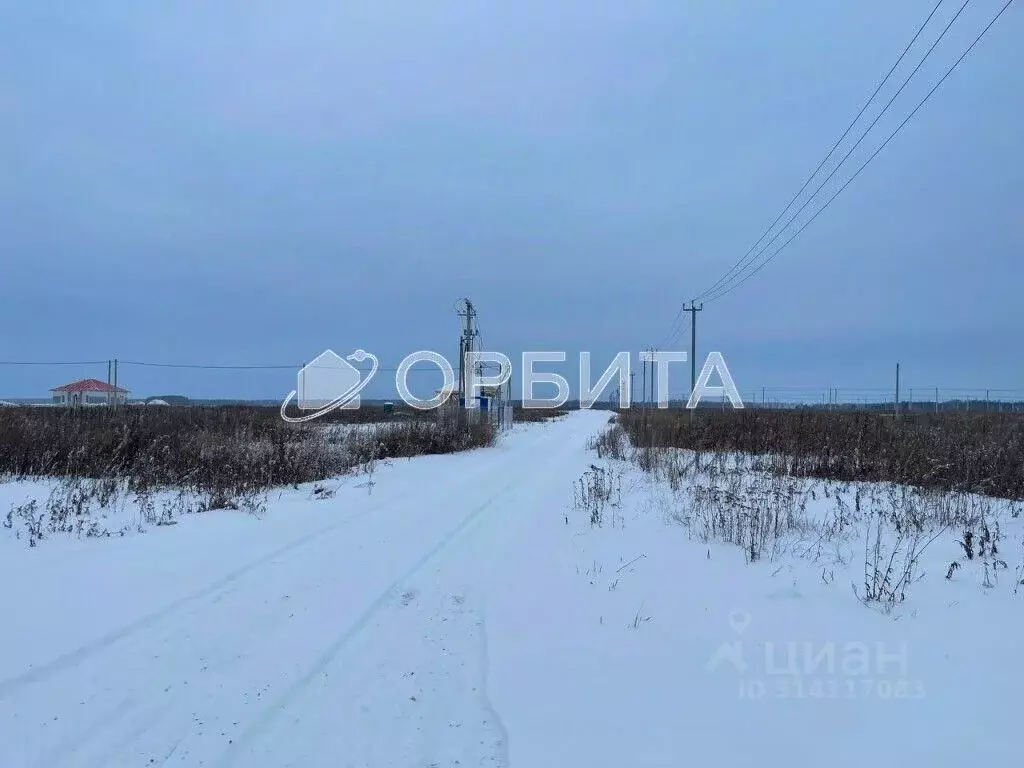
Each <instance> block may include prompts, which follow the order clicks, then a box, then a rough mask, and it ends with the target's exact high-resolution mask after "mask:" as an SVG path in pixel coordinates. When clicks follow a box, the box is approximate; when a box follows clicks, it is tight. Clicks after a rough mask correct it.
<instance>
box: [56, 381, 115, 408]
mask: <svg viewBox="0 0 1024 768" xmlns="http://www.w3.org/2000/svg"><path fill="white" fill-rule="evenodd" d="M50 394H51V395H52V396H53V402H54V405H108V404H112V403H113V404H117V403H124V401H125V400H126V399H127V397H128V390H127V389H125V388H124V387H115V386H114V385H113V384H108V383H107V382H105V381H100V380H99V379H82V380H80V381H73V382H71V383H70V384H64V385H63V386H60V387H55V388H54V389H51V390H50Z"/></svg>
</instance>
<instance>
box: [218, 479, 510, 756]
mask: <svg viewBox="0 0 1024 768" xmlns="http://www.w3.org/2000/svg"><path fill="white" fill-rule="evenodd" d="M517 482H518V480H511V481H509V482H508V483H506V484H505V486H504V487H502V488H501V489H500V490H499V491H498V492H497V493H496V494H494V495H493V496H491V497H490V498H489V499H487V500H486V501H485V502H484V503H482V504H480V505H479V506H477V507H476V508H475V509H474V510H473V511H472V512H470V513H469V514H468V515H467V516H466V517H464V518H463V519H462V520H461V521H460V522H459V523H458V524H457V525H456V526H455V527H454V528H452V529H451V530H450V531H448V533H447V534H445V535H444V536H443V537H442V538H441V539H440V540H439V541H437V542H436V543H435V544H434V545H433V546H432V547H431V548H430V549H428V550H427V551H426V552H425V553H424V554H423V555H422V556H421V557H420V558H419V559H418V560H417V561H416V562H415V563H413V564H412V565H411V566H409V568H408V569H406V571H405V572H404V573H403V574H402V575H401V576H399V577H398V578H397V579H395V580H394V581H393V582H392V583H391V584H390V585H389V586H388V587H387V588H386V589H385V590H384V591H383V592H381V593H380V594H379V595H378V596H377V597H376V598H375V599H374V600H373V602H372V603H371V604H370V605H369V607H368V608H367V609H366V610H365V611H364V612H363V613H362V615H360V616H359V618H358V619H356V620H355V621H354V622H353V623H352V624H350V625H349V627H348V628H347V629H346V630H345V631H344V632H343V633H342V634H341V635H340V636H339V637H338V638H336V639H335V640H334V642H332V643H331V645H330V646H328V647H327V649H326V650H325V651H324V653H323V654H321V655H320V657H319V658H318V659H317V660H316V661H315V662H314V663H313V665H312V666H311V667H310V668H309V669H308V670H307V671H306V673H305V674H304V675H303V676H302V677H300V678H298V679H297V680H296V681H295V682H294V683H292V684H291V685H290V686H289V687H288V688H287V689H285V691H284V692H283V693H282V694H281V695H280V696H279V697H278V698H277V699H275V700H274V702H273V703H272V704H271V705H270V706H268V707H267V708H266V709H264V710H263V712H262V713H261V714H260V715H259V716H257V717H256V718H255V719H253V720H252V721H251V722H250V724H249V726H248V727H247V728H246V729H245V730H244V731H242V733H241V734H239V736H238V738H236V739H235V742H234V744H233V745H232V747H231V748H230V749H228V750H227V751H226V752H225V753H224V754H223V756H222V758H221V760H220V763H219V765H221V766H224V767H225V768H226V767H227V766H230V765H232V764H233V763H234V760H235V758H236V757H237V756H239V753H240V752H242V751H245V750H247V749H248V747H250V746H251V745H252V743H253V741H254V740H255V739H256V737H257V736H258V735H259V734H262V733H264V732H265V731H266V730H267V727H268V726H269V725H270V724H271V723H272V722H273V721H274V720H275V719H276V718H277V717H278V716H279V715H280V714H281V713H282V712H284V710H285V709H286V708H287V707H288V705H289V704H290V703H291V702H293V701H294V700H295V699H296V698H297V697H298V696H299V695H301V694H302V692H303V691H304V690H305V689H306V688H307V687H309V685H310V683H312V682H313V681H314V680H315V679H316V678H317V677H319V676H320V675H322V674H323V672H324V671H325V670H326V668H327V667H328V666H330V664H331V662H332V661H334V659H335V658H336V657H337V656H338V654H339V653H341V652H342V651H343V650H344V649H345V647H346V646H347V645H348V644H349V643H350V642H351V641H352V639H353V638H355V637H356V636H357V635H358V634H359V633H360V632H362V631H363V629H365V628H366V626H367V625H368V624H369V623H370V621H371V620H372V619H373V618H374V617H375V616H376V615H377V614H378V613H380V611H381V610H382V609H383V608H385V607H386V606H387V605H389V604H390V603H391V601H392V600H393V599H394V598H395V596H396V595H398V594H399V593H400V591H401V587H402V584H404V583H405V582H407V581H409V580H410V579H412V578H413V577H414V576H416V575H417V574H418V573H419V572H420V571H421V570H422V569H423V568H424V567H425V566H426V565H427V564H428V563H430V561H431V560H433V559H434V558H435V557H436V556H437V555H439V554H441V553H442V552H443V551H444V550H445V549H446V548H447V547H448V546H449V545H450V544H451V543H452V542H453V541H454V540H455V539H457V538H458V537H459V535H460V534H462V533H463V532H465V531H466V530H467V529H469V528H470V527H471V526H472V524H473V523H474V522H476V521H477V520H478V519H479V518H480V516H481V515H483V513H484V512H486V511H487V510H488V509H489V508H490V507H491V506H493V504H494V502H495V501H497V500H498V499H499V498H501V497H502V496H503V495H504V494H506V493H507V492H508V491H509V490H511V489H512V487H513V486H514V485H516V483H517Z"/></svg>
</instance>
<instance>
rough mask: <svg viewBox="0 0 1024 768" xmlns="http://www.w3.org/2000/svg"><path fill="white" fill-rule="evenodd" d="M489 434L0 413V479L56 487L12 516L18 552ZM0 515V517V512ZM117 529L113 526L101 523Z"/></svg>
mask: <svg viewBox="0 0 1024 768" xmlns="http://www.w3.org/2000/svg"><path fill="white" fill-rule="evenodd" d="M494 439H495V434H494V431H493V429H492V428H491V426H490V425H489V424H471V423H467V422H466V421H465V419H463V418H447V419H444V420H442V421H435V420H434V419H433V418H432V417H429V416H423V415H419V414H395V413H393V412H388V413H385V412H384V411H383V409H381V408H377V409H373V408H366V409H360V410H358V411H335V412H334V413H331V414H328V415H327V416H325V417H324V418H323V419H316V420H314V421H311V422H307V423H304V424H289V423H286V422H284V421H283V420H282V419H281V418H280V415H279V411H278V409H277V408H262V407H252V406H220V407H202V406H192V407H189V406H184V407H178V406H138V407H123V408H117V409H108V408H77V409H71V408H32V407H15V408H4V409H0V479H5V480H14V481H29V480H39V479H44V478H58V479H59V482H57V483H55V484H54V483H50V484H49V486H48V487H49V488H50V498H49V499H48V500H47V501H46V502H45V503H42V504H40V503H39V501H38V500H35V501H33V502H26V503H25V504H22V505H18V506H17V508H12V510H11V511H10V512H9V513H8V514H7V516H6V520H4V525H5V527H7V528H13V527H14V526H15V523H16V522H19V521H20V523H21V525H22V527H23V528H24V530H25V532H26V536H27V538H28V539H29V541H30V542H34V541H36V540H38V539H39V538H42V537H44V536H45V535H48V534H51V533H57V532H64V533H78V534H79V535H111V534H112V533H120V534H122V535H123V533H125V530H123V528H122V529H120V530H115V531H111V530H110V529H109V528H104V527H102V525H101V524H100V522H99V521H100V519H101V518H103V517H110V515H106V514H102V515H97V514H94V512H96V511H97V510H100V511H103V512H104V513H106V512H109V511H110V510H116V509H118V508H121V507H124V506H125V505H126V504H130V505H131V506H132V507H133V508H136V509H138V510H139V514H140V515H141V516H142V518H144V522H146V523H161V522H163V523H165V524H167V523H170V522H173V520H174V519H175V518H176V517H178V516H180V515H181V514H187V513H190V512H199V511H204V510H209V509H224V508H228V509H247V510H249V511H252V512H259V511H262V509H263V508H264V507H265V503H266V496H267V494H268V492H269V491H271V490H272V489H274V488H280V487H285V486H292V487H297V486H299V485H300V484H304V483H315V482H317V481H323V480H326V479H329V478H333V477H337V476H342V475H351V474H357V473H364V474H365V473H371V474H372V472H373V468H374V465H375V464H376V463H377V462H380V461H384V460H387V459H393V458H404V457H411V456H419V455H425V454H442V453H453V452H456V451H463V450H469V449H472V448H477V447H483V446H487V445H490V444H492V443H493V441H494ZM0 514H2V513H0ZM113 517H114V518H118V519H119V518H120V516H119V515H113Z"/></svg>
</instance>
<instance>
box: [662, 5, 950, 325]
mask: <svg viewBox="0 0 1024 768" xmlns="http://www.w3.org/2000/svg"><path fill="white" fill-rule="evenodd" d="M943 2H944V0H939V1H938V2H937V3H936V4H935V7H933V8H932V10H931V13H929V14H928V16H927V17H926V18H925V20H924V21H923V22H922V23H921V25H920V26H919V27H918V28H917V31H916V32H915V33H914V36H913V37H912V38H910V42H909V43H907V45H906V47H905V48H904V49H903V52H902V53H901V54H900V55H899V58H898V59H896V63H895V64H893V65H892V67H890V68H889V71H888V72H887V73H886V75H885V77H883V78H882V80H881V82H879V83H878V86H877V87H876V88H875V90H874V92H873V93H872V94H871V96H870V97H869V98H868V100H867V101H866V102H864V106H862V107H861V108H860V112H858V113H857V116H856V117H855V118H853V121H852V122H851V123H850V124H849V125H848V126H847V127H846V130H845V131H843V134H842V136H840V137H839V138H838V139H836V142H835V144H833V145H832V148H831V149H830V150H829V151H828V154H826V155H825V157H823V158H822V159H821V162H820V163H818V166H817V167H816V168H815V169H814V171H813V172H812V173H811V175H810V176H808V177H807V180H806V181H805V182H804V183H803V186H802V187H800V189H799V190H798V191H797V193H796V194H795V195H793V198H792V199H791V200H790V201H789V202H788V203H787V204H786V207H785V208H783V209H782V210H781V211H780V212H779V215H778V216H776V217H775V220H774V221H773V222H772V223H771V224H770V225H769V226H768V229H766V230H765V231H764V232H763V233H762V235H761V236H760V237H759V238H757V240H756V241H755V243H754V244H753V245H752V246H750V249H749V250H748V251H747V252H746V253H745V254H743V256H742V257H741V258H740V259H739V261H737V262H736V263H735V264H733V265H732V267H730V268H729V270H728V271H727V272H726V273H725V274H723V275H722V276H721V277H719V278H718V280H716V281H715V282H714V283H713V284H712V285H711V287H709V288H708V289H707V290H705V291H704V292H703V293H701V294H700V295H699V296H697V297H696V298H697V299H698V300H699V299H702V298H704V297H706V296H708V295H710V294H711V293H713V292H714V290H715V289H716V288H717V287H718V286H719V285H720V284H721V283H722V282H723V281H725V280H727V279H729V277H730V276H731V275H732V274H733V272H735V271H736V270H737V269H739V268H740V267H741V265H742V264H743V262H744V261H745V260H746V258H747V257H748V256H749V255H750V254H751V253H753V251H754V249H755V248H757V247H758V245H760V244H761V241H762V240H764V239H765V238H766V237H767V236H768V233H769V232H771V231H772V230H773V229H774V228H775V225H776V224H778V223H779V221H781V220H782V217H783V216H785V215H786V212H787V211H788V210H789V209H790V208H792V207H793V203H795V202H796V201H797V200H798V199H799V197H800V195H802V194H803V193H804V191H805V190H806V189H807V187H808V186H810V183H811V181H812V180H813V179H814V177H815V176H817V175H818V172H819V171H820V170H821V169H822V168H823V167H824V166H825V163H827V162H828V160H829V158H831V157H832V155H833V153H835V151H836V149H838V148H839V145H840V144H842V142H843V140H844V139H845V138H846V137H847V136H849V134H850V131H852V130H853V127H854V126H855V125H856V124H857V121H859V120H860V118H861V117H862V116H863V114H864V112H865V111H867V108H868V107H869V106H870V105H871V102H873V101H874V100H875V97H876V96H877V95H878V93H879V92H880V91H881V90H882V88H883V86H884V85H885V84H886V83H887V82H888V81H889V78H890V77H892V74H893V72H895V71H896V68H897V67H898V66H899V65H900V62H902V61H903V59H904V58H905V57H906V55H907V52H908V51H909V50H910V48H911V47H912V46H913V45H914V43H915V42H917V38H918V37H920V36H921V33H922V32H923V31H924V29H925V27H926V26H928V22H930V21H931V20H932V17H933V16H934V15H935V13H936V11H938V10H939V7H940V6H941V5H942V3H943ZM966 4H967V3H964V5H965V6H966ZM960 10H961V11H962V10H963V8H961V9H960ZM957 15H959V13H958V14H957ZM954 20H955V17H954ZM947 29H948V27H947ZM943 34H945V33H943ZM940 39H941V38H940ZM930 52H931V51H929V53H930ZM925 56H926V57H927V54H925ZM922 63H924V59H922ZM920 66H921V65H920V64H918V67H920ZM914 71H915V72H916V71H917V70H916V69H915V70H914ZM904 85H906V83H904ZM901 90H902V88H901ZM898 93H899V92H897V95H898ZM891 103H892V102H891V101H890V104H891ZM887 108H888V105H887ZM884 113H885V109H883V110H882V112H881V113H879V117H881V115H882V114H884ZM876 121H877V118H876ZM868 130H871V129H870V128H869V129H868ZM865 135H866V134H865ZM862 138H863V137H862ZM840 165H842V162H840ZM837 170H838V166H837ZM833 173H835V171H833ZM811 198H812V199H813V195H812V196H811ZM805 205H806V204H805ZM787 226H788V225H787ZM784 229H785V227H783V230H784ZM781 231H782V230H780V233H781ZM776 237H778V235H776ZM769 244H770V243H769ZM755 258H756V257H755ZM680 314H682V310H680ZM677 318H678V316H677Z"/></svg>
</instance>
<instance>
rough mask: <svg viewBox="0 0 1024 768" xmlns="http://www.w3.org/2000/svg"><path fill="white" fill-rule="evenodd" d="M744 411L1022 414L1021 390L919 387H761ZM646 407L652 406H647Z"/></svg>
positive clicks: (720, 402) (745, 395)
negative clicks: (763, 409)
mask: <svg viewBox="0 0 1024 768" xmlns="http://www.w3.org/2000/svg"><path fill="white" fill-rule="evenodd" d="M739 394H740V398H741V400H742V401H743V405H744V407H746V408H808V407H810V408H824V409H830V410H852V409H863V410H890V411H895V410H896V409H897V403H898V408H899V410H900V411H901V412H914V413H920V412H934V413H944V412H975V413H985V412H991V413H1024V389H980V388H973V389H972V388H963V387H935V386H929V387H922V386H914V387H907V388H906V389H902V388H901V391H900V394H899V399H898V400H897V396H896V392H895V390H894V389H885V388H880V387H879V388H853V387H850V388H846V387H822V388H811V387H761V388H760V389H757V390H743V391H741V392H740V393H739ZM688 397H689V392H688V391H687V392H680V393H679V394H678V396H673V398H672V399H671V400H670V405H672V406H673V407H675V406H677V405H678V406H682V405H683V404H684V403H685V402H686V399H687V398H688ZM648 405H651V404H650V403H648ZM701 406H702V407H724V408H728V407H730V404H729V401H728V399H726V398H724V397H706V398H702V400H701Z"/></svg>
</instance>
